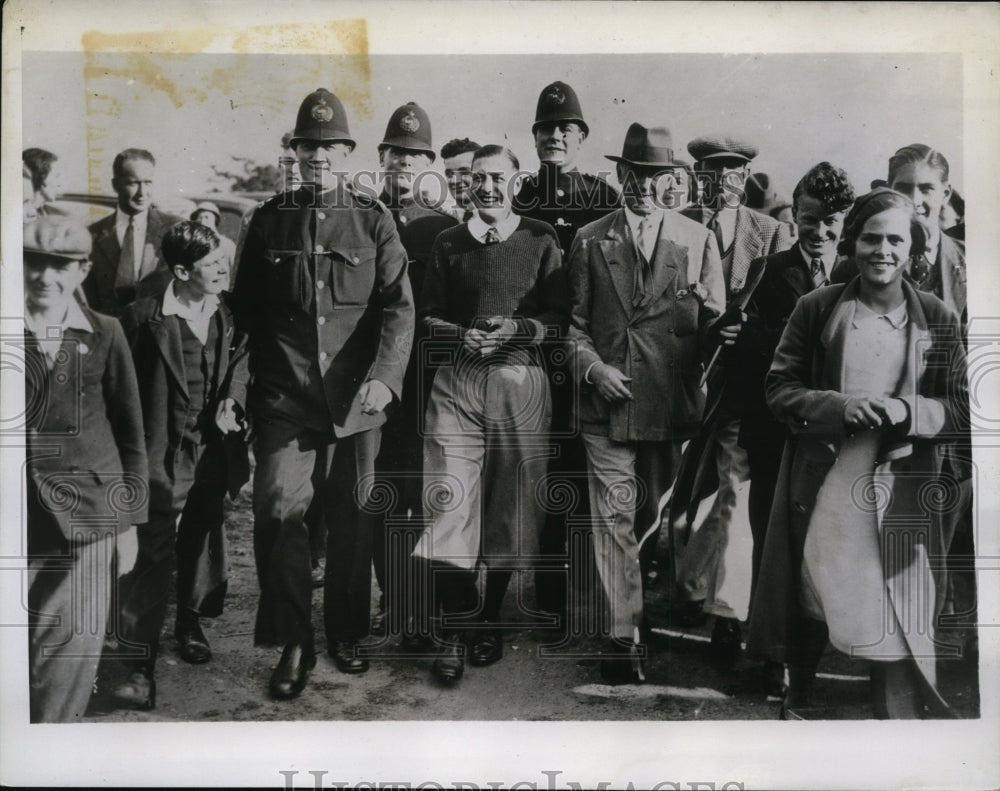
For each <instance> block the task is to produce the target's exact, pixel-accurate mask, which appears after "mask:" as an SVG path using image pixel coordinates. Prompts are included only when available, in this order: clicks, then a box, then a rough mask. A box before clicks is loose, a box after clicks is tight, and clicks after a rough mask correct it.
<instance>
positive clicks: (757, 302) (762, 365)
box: [723, 244, 838, 447]
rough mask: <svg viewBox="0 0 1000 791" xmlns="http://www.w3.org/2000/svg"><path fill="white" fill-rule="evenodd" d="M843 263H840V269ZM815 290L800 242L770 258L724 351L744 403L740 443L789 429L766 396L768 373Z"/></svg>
mask: <svg viewBox="0 0 1000 791" xmlns="http://www.w3.org/2000/svg"><path fill="white" fill-rule="evenodd" d="M837 266H838V264H836V263H835V264H834V266H833V269H836V267H837ZM814 288H815V286H814V284H813V278H812V274H811V273H810V272H809V266H808V265H807V264H806V262H805V259H804V258H803V257H802V253H801V249H800V247H799V246H798V245H797V244H796V245H794V246H793V247H791V248H789V249H788V250H783V251H782V252H780V253H775V254H774V255H771V256H768V257H767V258H766V260H765V264H764V274H763V276H762V278H761V281H760V283H759V284H758V285H757V288H756V289H754V292H753V296H751V298H750V302H749V303H748V304H747V310H746V313H747V321H746V322H745V323H744V327H743V330H742V331H741V332H740V334H739V337H738V338H737V340H736V345H735V346H733V347H732V349H731V350H726V351H724V352H723V353H724V354H725V358H724V360H723V364H724V366H725V370H726V388H727V390H729V391H732V392H734V393H738V394H739V397H740V399H741V400H742V403H743V411H742V416H741V419H740V444H741V445H743V446H744V447H746V446H747V445H748V444H750V443H753V442H755V441H757V442H759V441H764V442H767V443H768V444H771V445H773V442H774V438H775V436H776V435H777V436H783V433H784V432H783V429H782V426H781V424H779V423H778V422H777V421H776V420H775V419H774V416H773V415H772V414H771V410H770V409H768V407H767V403H766V401H765V400H764V377H765V376H767V371H768V369H769V368H770V367H771V361H772V359H774V350H775V349H777V348H778V341H779V339H780V338H781V333H782V332H783V331H784V329H785V325H786V324H787V323H788V318H789V317H790V316H791V315H792V310H793V309H794V308H795V305H796V303H797V302H798V301H799V298H800V297H802V296H803V295H805V294H808V293H809V292H810V291H813V290H814Z"/></svg>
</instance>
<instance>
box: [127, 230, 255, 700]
mask: <svg viewBox="0 0 1000 791" xmlns="http://www.w3.org/2000/svg"><path fill="white" fill-rule="evenodd" d="M162 252H163V258H164V260H165V261H166V262H167V265H168V266H169V267H170V270H171V274H172V275H173V279H172V280H171V281H170V283H169V284H168V285H167V287H166V290H165V291H164V292H163V293H162V294H161V295H159V296H158V297H147V298H145V299H140V300H137V301H136V302H134V303H133V304H132V305H130V306H129V307H128V308H127V309H126V311H125V313H124V314H123V315H122V319H121V321H122V326H123V327H124V329H125V334H126V336H127V338H128V341H129V345H130V347H131V348H132V356H133V358H134V360H135V366H136V374H137V376H138V380H139V391H140V401H141V403H142V413H143V417H144V420H145V425H146V449H147V452H148V454H149V459H150V509H149V522H148V523H147V524H145V525H143V526H142V527H141V528H140V529H139V559H138V561H137V563H136V568H135V570H134V571H133V572H132V575H131V576H130V578H129V580H128V581H127V582H128V584H127V589H125V590H123V592H122V598H121V612H120V615H121V619H122V620H121V627H122V636H123V637H124V638H125V640H126V642H127V644H128V645H127V648H128V649H129V656H130V659H129V660H128V662H129V666H130V669H131V671H132V672H131V675H130V676H129V679H128V681H126V683H125V684H123V685H122V686H120V687H119V688H118V689H117V690H116V691H115V698H116V699H117V700H118V702H120V703H125V704H130V705H133V706H138V707H140V708H153V707H154V706H155V703H156V684H155V680H154V674H153V670H154V665H155V662H156V654H157V648H158V643H159V637H160V631H161V630H162V628H163V621H164V618H165V617H166V607H167V596H168V591H169V586H170V572H171V566H172V565H173V560H174V557H175V556H176V559H177V622H176V627H175V631H174V634H175V636H176V638H177V642H178V645H179V648H180V655H181V658H182V659H183V660H184V661H186V662H190V663H192V664H200V663H202V662H207V661H209V659H211V656H212V654H211V649H210V648H209V645H208V640H207V639H206V637H205V634H204V632H203V631H202V629H201V626H200V624H199V618H200V616H203V615H204V616H217V615H219V614H221V612H222V605H223V600H224V598H225V594H226V579H227V570H226V551H225V533H224V531H223V500H224V498H225V495H226V492H227V491H228V492H229V494H230V496H231V497H235V496H236V495H237V494H238V493H239V490H240V488H241V486H242V485H243V483H245V482H246V480H247V479H248V477H249V468H248V464H247V456H246V446H245V444H244V442H243V441H242V438H241V437H240V436H239V432H240V431H241V428H242V415H243V404H244V401H245V394H246V384H247V376H248V372H247V364H246V339H245V337H244V336H243V335H242V334H241V333H239V332H237V331H236V329H235V326H234V324H233V317H232V313H231V312H230V308H229V304H228V294H226V293H223V290H224V289H225V288H226V287H227V286H228V284H229V263H228V259H226V257H225V256H224V250H223V248H221V247H220V245H219V237H218V235H217V234H216V233H215V232H214V231H213V230H211V229H210V228H206V227H204V226H201V225H198V224H197V223H193V222H180V223H177V224H176V225H174V226H173V227H172V228H170V229H169V230H168V231H167V232H166V234H164V237H163V242H162ZM178 516H179V517H180V522H179V523H178V522H177V519H178ZM175 524H176V529H175Z"/></svg>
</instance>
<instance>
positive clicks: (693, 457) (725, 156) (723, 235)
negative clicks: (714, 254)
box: [671, 134, 791, 663]
mask: <svg viewBox="0 0 1000 791" xmlns="http://www.w3.org/2000/svg"><path fill="white" fill-rule="evenodd" d="M688 152H689V153H690V154H691V156H693V157H694V158H695V160H696V162H695V169H696V171H698V172H699V173H706V172H707V173H708V174H710V177H709V179H708V181H707V182H706V183H704V184H703V191H702V201H701V203H700V205H697V206H691V207H688V208H687V209H685V210H684V214H685V215H686V216H687V217H690V218H691V219H694V220H696V221H698V222H700V223H702V224H703V225H705V226H706V227H708V228H709V230H711V231H712V232H713V234H714V235H715V238H716V241H717V244H718V247H719V254H720V256H721V258H722V270H723V275H724V277H725V284H726V307H727V309H730V311H732V310H735V309H736V308H735V307H734V306H736V305H737V303H738V302H739V301H740V300H741V298H742V296H743V295H744V291H745V289H747V288H752V287H753V285H754V284H753V283H751V282H748V274H750V263H751V262H752V261H754V260H755V259H757V258H761V257H763V256H768V255H773V254H774V253H777V252H780V251H781V250H786V249H787V248H788V247H790V246H791V234H790V232H789V230H788V226H787V225H785V224H784V223H779V222H778V221H777V220H774V219H772V218H771V217H768V216H765V215H763V214H760V213H758V212H755V211H753V210H751V209H748V208H747V207H746V205H745V203H746V181H747V178H748V176H749V174H750V162H751V161H752V160H753V159H754V157H756V156H757V147H756V146H754V145H753V144H751V143H748V142H746V141H743V140H740V139H738V138H735V137H733V136H731V135H725V134H712V135H706V136H704V137H699V138H695V139H694V140H692V141H691V142H690V143H688ZM726 323H727V324H729V325H730V326H729V327H728V329H727V331H728V332H729V333H730V336H731V337H730V340H732V337H733V336H734V334H735V333H738V332H739V317H737V318H736V319H734V320H732V321H730V319H729V318H727V320H726ZM718 370H719V369H718V368H713V371H712V375H711V377H710V379H709V383H708V391H709V395H708V403H709V405H710V406H709V408H708V409H707V410H706V415H705V424H704V425H703V426H702V428H701V431H700V432H699V434H698V437H697V438H696V439H695V441H693V442H692V443H691V444H690V445H689V446H688V448H687V450H686V451H685V454H686V459H685V468H688V467H689V466H690V468H692V469H699V470H700V469H703V468H705V467H708V468H711V467H714V468H715V470H716V472H717V475H718V491H717V493H716V497H715V501H714V503H713V504H712V508H711V510H710V511H709V513H708V515H707V516H706V517H705V520H704V522H703V523H702V525H701V527H700V528H699V529H698V530H697V531H696V532H695V533H694V534H693V535H692V537H691V539H690V541H689V542H688V545H687V548H686V551H685V552H684V555H683V558H682V559H681V561H680V568H679V570H678V585H679V588H680V590H679V594H680V598H681V601H682V604H681V607H680V610H679V617H680V620H681V622H682V624H692V623H696V622H698V621H699V620H701V619H703V618H704V614H705V613H708V614H711V615H715V616H716V621H715V625H714V628H713V631H712V643H711V646H710V652H711V655H712V656H713V658H715V659H718V660H719V661H721V662H723V663H729V662H732V661H735V659H736V657H737V656H738V654H739V651H740V641H741V634H740V626H739V618H738V615H737V612H736V610H735V609H734V604H736V602H737V600H738V599H739V600H742V601H743V602H746V601H747V596H746V592H745V591H743V592H741V591H733V590H726V591H722V590H721V588H722V586H723V583H724V580H725V576H726V575H725V551H726V548H727V546H728V545H729V530H730V522H731V521H733V519H734V515H737V514H738V515H739V518H740V520H741V521H740V524H746V521H747V516H746V496H747V495H746V486H745V483H746V481H747V480H748V478H749V474H750V473H749V466H748V462H747V458H746V452H745V451H744V450H743V449H742V448H740V447H739V446H738V445H737V437H738V435H739V427H740V426H739V416H740V412H741V397H742V394H740V393H734V392H731V391H730V390H728V389H726V388H723V387H722V377H721V376H718V375H716V374H717V372H718ZM713 460H714V464H713ZM685 480H687V478H686V476H685ZM706 488H707V486H706V485H705V484H703V483H702V481H701V480H695V481H694V486H693V491H692V490H691V489H689V488H687V487H685V486H679V487H678V490H677V491H675V493H674V499H673V505H674V507H673V508H672V509H671V516H672V517H673V516H676V515H677V514H678V513H680V512H683V509H685V508H686V509H687V513H688V519H689V520H692V519H693V518H694V515H695V512H696V510H697V508H696V504H697V502H698V501H700V500H701V499H703V498H704V497H706V496H708V495H709V494H711V492H710V491H705V489H706ZM689 526H690V524H689ZM747 532H749V528H747ZM736 606H739V605H736Z"/></svg>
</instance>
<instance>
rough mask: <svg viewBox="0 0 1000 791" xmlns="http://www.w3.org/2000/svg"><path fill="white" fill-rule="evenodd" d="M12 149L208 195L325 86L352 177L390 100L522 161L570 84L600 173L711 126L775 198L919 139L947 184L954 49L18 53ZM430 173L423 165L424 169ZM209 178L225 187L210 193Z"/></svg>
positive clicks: (958, 99)
mask: <svg viewBox="0 0 1000 791" xmlns="http://www.w3.org/2000/svg"><path fill="white" fill-rule="evenodd" d="M23 66H24V75H23V89H24V93H23V96H24V108H23V112H24V121H23V134H24V146H25V147H28V146H40V147H42V148H47V149H49V150H51V151H53V152H55V153H56V154H57V155H58V156H59V158H60V162H61V164H62V166H63V173H64V181H65V185H66V189H67V190H87V189H89V190H90V191H97V192H109V191H110V178H111V161H112V159H113V158H114V155H115V154H116V153H117V152H118V151H119V150H121V149H122V148H126V147H129V146H138V147H143V148H148V149H150V150H151V151H153V153H154V154H155V155H156V157H157V160H158V161H159V163H160V167H159V168H158V172H157V190H158V191H159V193H160V194H161V195H165V194H168V193H169V194H175V193H180V194H183V193H185V192H187V193H197V192H201V191H205V190H208V189H210V188H211V187H212V186H213V184H214V185H216V186H217V185H218V184H219V181H218V180H217V179H213V175H212V166H213V165H215V166H217V167H220V168H222V169H227V168H228V169H232V168H233V164H234V163H233V161H232V158H231V157H232V156H233V155H238V156H246V157H250V158H251V159H252V160H254V161H255V162H257V163H260V164H266V163H272V164H275V165H277V163H278V157H279V155H280V147H279V141H280V138H281V135H282V134H283V133H284V132H285V131H287V130H290V129H291V128H292V127H293V126H294V122H295V114H296V111H297V109H298V105H299V103H300V102H301V101H302V99H303V98H304V97H305V95H306V94H307V93H309V92H310V91H312V90H315V89H316V88H318V87H325V88H329V89H330V90H332V91H333V92H334V93H336V94H337V95H338V96H339V97H340V98H341V99H342V100H343V101H344V103H345V105H346V106H347V112H348V116H349V121H350V126H351V133H352V135H353V136H354V138H355V139H356V140H357V141H358V147H357V149H356V150H355V152H354V154H353V155H352V157H351V160H350V167H351V168H353V169H363V168H375V167H377V162H378V159H377V145H378V143H379V141H381V139H382V135H383V133H384V131H385V124H386V122H387V121H388V119H389V116H390V114H391V113H392V111H393V110H394V109H395V108H396V107H398V106H399V105H401V104H403V103H405V102H408V101H416V102H417V103H418V104H420V105H421V106H423V107H424V109H425V110H427V112H428V114H429V116H430V119H431V123H432V126H433V132H434V146H435V148H437V149H440V147H441V145H442V144H443V143H445V142H446V141H447V140H449V139H450V138H452V137H471V138H472V139H474V140H476V141H478V142H480V143H487V142H501V143H505V144H506V145H508V146H509V147H510V148H511V149H512V150H513V151H514V152H515V153H516V154H517V155H518V157H519V158H520V159H521V163H522V167H523V168H525V169H528V170H533V169H535V167H536V166H537V158H536V156H535V152H534V146H533V143H532V138H531V125H532V122H533V120H534V112H535V104H536V101H537V99H538V94H539V92H540V91H541V89H542V88H543V87H544V86H545V85H547V84H548V83H549V82H551V81H553V80H557V79H559V80H563V81H565V82H567V83H569V84H570V85H571V86H573V87H574V88H575V89H576V91H577V93H578V95H579V97H580V101H581V103H582V106H583V112H584V117H585V119H586V120H587V122H588V124H589V126H590V137H589V138H588V140H587V142H586V143H585V147H584V151H583V155H582V157H581V160H580V166H581V168H582V169H584V170H587V171H590V172H595V171H597V170H598V169H601V168H607V169H610V168H611V166H612V163H610V162H608V161H607V160H606V159H604V156H603V155H604V154H617V153H619V152H620V150H621V144H622V140H623V138H624V135H625V130H626V129H627V128H628V125H629V124H630V123H632V122H633V121H641V122H643V123H645V124H647V125H653V124H657V125H666V126H668V127H669V128H670V130H671V132H672V134H673V140H674V148H675V150H676V151H677V152H678V153H680V154H681V155H682V156H685V158H687V156H686V151H685V147H686V144H687V142H688V141H689V140H691V139H692V138H693V137H696V136H698V135H701V134H704V133H706V132H712V131H726V132H730V133H732V134H734V135H738V136H742V137H744V138H746V139H747V140H749V141H752V142H754V143H755V144H756V145H757V146H758V148H759V149H760V154H759V156H758V158H757V160H756V161H755V162H754V163H753V168H754V170H755V171H758V172H766V173H769V174H770V175H771V177H772V183H773V184H774V185H775V186H776V188H777V191H778V193H779V194H781V195H784V196H786V197H790V195H791V191H792V188H793V186H794V185H795V182H796V181H797V180H798V178H799V177H800V176H801V175H802V174H803V173H804V172H805V171H806V170H807V169H808V168H809V167H811V166H812V165H814V164H815V163H816V162H819V161H820V160H823V159H826V160H829V161H831V162H833V163H834V164H836V165H839V166H841V167H843V168H844V169H845V170H847V172H848V174H849V175H850V176H851V178H852V180H853V181H854V183H855V186H856V188H858V190H859V192H860V191H864V190H866V189H867V187H868V184H869V182H870V181H871V180H872V179H873V178H884V177H885V167H886V162H887V159H888V157H889V155H890V154H891V153H892V152H893V151H895V150H896V149H897V148H899V147H900V146H903V145H906V144H908V143H913V142H924V143H927V144H929V145H931V146H933V147H935V148H937V149H939V150H940V151H941V152H942V153H944V154H945V156H946V157H947V158H948V159H949V161H950V163H951V166H952V182H953V184H955V186H956V187H958V188H959V189H961V185H962V172H963V161H962V92H961V85H962V63H961V59H960V57H959V56H957V55H947V54H934V55H919V54H917V55H908V54H890V55H867V54H864V55H859V54H830V55H823V54H813V55H801V54H798V55H796V54H790V55H778V54H769V55H754V54H734V55H721V54H712V55H707V54H706V55H689V54H659V55H565V56H560V55H526V54H521V55H516V56H510V57H503V56H496V55H488V56H468V55H440V56H427V55H406V56H394V55H371V56H367V57H365V58H357V57H349V56H343V57H339V56H337V57H335V56H320V55H291V56H289V55H246V54H243V55H238V54H232V55H229V54H188V55H179V54H166V53H163V54H157V53H152V54H136V53H101V52H96V53H89V54H84V53H71V52H25V53H24V59H23ZM435 167H437V168H440V167H441V163H440V159H439V160H438V162H437V163H436V164H435ZM223 188H226V187H225V186H224V187H223Z"/></svg>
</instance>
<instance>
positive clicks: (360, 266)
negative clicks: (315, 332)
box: [330, 247, 375, 307]
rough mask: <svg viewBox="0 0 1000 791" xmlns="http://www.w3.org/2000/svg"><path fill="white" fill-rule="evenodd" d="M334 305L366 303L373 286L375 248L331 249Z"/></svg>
mask: <svg viewBox="0 0 1000 791" xmlns="http://www.w3.org/2000/svg"><path fill="white" fill-rule="evenodd" d="M330 264H331V273H330V278H331V281H332V284H333V300H334V307H339V306H345V307H346V306H350V305H367V304H368V301H369V300H370V299H371V295H372V289H373V288H374V287H375V248H374V247H352V248H346V249H343V250H334V251H331V261H330Z"/></svg>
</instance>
